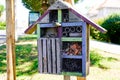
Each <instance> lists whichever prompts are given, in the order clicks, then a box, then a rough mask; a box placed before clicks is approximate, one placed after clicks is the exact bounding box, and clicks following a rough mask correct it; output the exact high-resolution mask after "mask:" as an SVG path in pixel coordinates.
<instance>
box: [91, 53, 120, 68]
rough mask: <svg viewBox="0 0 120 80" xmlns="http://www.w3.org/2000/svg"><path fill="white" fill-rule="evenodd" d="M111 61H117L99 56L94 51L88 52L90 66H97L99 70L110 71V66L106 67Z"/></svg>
mask: <svg viewBox="0 0 120 80" xmlns="http://www.w3.org/2000/svg"><path fill="white" fill-rule="evenodd" d="M113 61H118V59H117V58H114V57H103V56H102V55H101V54H99V53H97V52H95V51H91V52H90V62H91V66H97V67H99V68H101V69H110V66H109V65H107V63H109V64H110V62H113Z"/></svg>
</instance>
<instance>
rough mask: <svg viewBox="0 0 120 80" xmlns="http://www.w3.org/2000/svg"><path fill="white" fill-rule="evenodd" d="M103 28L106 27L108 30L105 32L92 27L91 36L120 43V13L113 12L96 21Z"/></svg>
mask: <svg viewBox="0 0 120 80" xmlns="http://www.w3.org/2000/svg"><path fill="white" fill-rule="evenodd" d="M95 22H96V23H98V24H99V25H101V26H102V27H103V28H105V29H106V30H107V31H108V32H107V33H106V34H103V33H101V32H99V31H98V30H96V29H95V28H93V27H91V37H92V38H93V39H97V40H100V41H106V42H112V43H116V44H120V37H119V33H120V15H119V14H112V15H110V16H108V17H107V18H105V19H99V20H97V21H95Z"/></svg>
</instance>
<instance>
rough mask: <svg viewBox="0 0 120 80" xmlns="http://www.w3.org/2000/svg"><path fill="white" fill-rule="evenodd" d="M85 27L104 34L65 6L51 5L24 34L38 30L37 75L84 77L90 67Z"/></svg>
mask: <svg viewBox="0 0 120 80" xmlns="http://www.w3.org/2000/svg"><path fill="white" fill-rule="evenodd" d="M88 24H90V25H92V26H93V27H95V28H96V29H98V30H99V31H101V32H103V33H104V32H106V30H105V29H103V28H102V27H100V26H99V25H97V24H95V23H94V22H92V21H91V20H90V19H88V18H86V17H85V16H83V15H81V14H80V13H79V12H78V11H77V10H75V9H74V8H73V7H72V6H71V5H70V4H69V3H67V2H64V1H62V0H58V1H56V2H55V3H54V4H53V5H51V6H50V7H49V8H48V10H47V11H46V12H45V13H44V14H43V15H42V16H41V17H39V19H38V20H37V21H36V22H35V23H34V24H33V25H31V26H30V27H29V28H28V29H27V30H26V31H25V33H27V34H31V33H33V32H34V31H35V30H36V29H37V30H38V40H37V43H38V58H39V72H40V73H48V74H63V75H76V76H82V77H85V76H86V75H87V74H88V72H89V65H90V60H89V26H88ZM36 25H37V26H36Z"/></svg>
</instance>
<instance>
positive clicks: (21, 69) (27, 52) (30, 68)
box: [0, 44, 38, 76]
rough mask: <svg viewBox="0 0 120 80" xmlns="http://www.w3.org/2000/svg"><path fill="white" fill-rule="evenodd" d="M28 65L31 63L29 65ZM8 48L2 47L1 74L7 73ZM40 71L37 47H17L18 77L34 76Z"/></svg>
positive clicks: (28, 45) (30, 45)
mask: <svg viewBox="0 0 120 80" xmlns="http://www.w3.org/2000/svg"><path fill="white" fill-rule="evenodd" d="M27 63H30V64H28V65H27ZM6 70H7V65H6V46H5V45H3V46H0V74H3V73H5V72H6ZM37 70H38V56H37V46H36V45H32V44H27V45H26V44H25V45H16V72H17V73H16V75H17V76H22V75H32V74H34V73H36V72H37Z"/></svg>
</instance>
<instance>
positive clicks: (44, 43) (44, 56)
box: [43, 38, 47, 73]
mask: <svg viewBox="0 0 120 80" xmlns="http://www.w3.org/2000/svg"><path fill="white" fill-rule="evenodd" d="M46 41H47V40H46V38H44V39H43V64H44V72H45V73H47V51H46V50H47V49H46V46H47V44H46Z"/></svg>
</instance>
